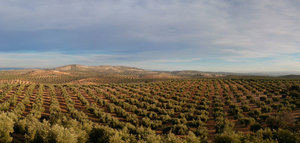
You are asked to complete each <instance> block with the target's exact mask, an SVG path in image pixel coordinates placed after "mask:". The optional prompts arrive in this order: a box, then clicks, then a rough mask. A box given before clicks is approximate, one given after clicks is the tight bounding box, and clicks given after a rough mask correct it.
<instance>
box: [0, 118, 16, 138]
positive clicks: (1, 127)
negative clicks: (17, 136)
mask: <svg viewBox="0 0 300 143" xmlns="http://www.w3.org/2000/svg"><path fill="white" fill-rule="evenodd" d="M13 132H14V121H13V119H11V118H10V117H8V115H7V114H6V113H1V114H0V142H3V143H7V142H11V141H12V139H13V138H12V137H11V136H10V134H11V133H13Z"/></svg>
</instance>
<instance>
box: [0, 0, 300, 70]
mask: <svg viewBox="0 0 300 143" xmlns="http://www.w3.org/2000/svg"><path fill="white" fill-rule="evenodd" d="M68 64H83V65H123V66H133V67H138V68H144V69H153V70H200V71H227V72H300V1H299V0H209V1H207V0H26V1H24V0H0V68H3V67H26V68H30V67H41V68H49V67H56V66H63V65H68Z"/></svg>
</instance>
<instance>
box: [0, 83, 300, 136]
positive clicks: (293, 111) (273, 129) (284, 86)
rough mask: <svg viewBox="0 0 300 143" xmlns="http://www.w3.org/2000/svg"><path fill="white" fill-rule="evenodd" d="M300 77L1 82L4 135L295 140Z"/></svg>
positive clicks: (297, 122)
mask: <svg viewBox="0 0 300 143" xmlns="http://www.w3.org/2000/svg"><path fill="white" fill-rule="evenodd" d="M299 86H300V80H283V79H282V80H279V79H255V80H253V79H221V78H218V79H217V78H211V79H208V78H203V79H185V80H167V81H157V82H148V83H123V84H99V85H78V84H74V85H73V84H68V85H64V84H34V83H29V84H0V103H1V104H0V110H1V112H2V113H1V114H0V120H1V122H0V124H1V127H0V135H1V136H0V141H1V142H10V141H13V142H24V141H26V142H228V141H229V142H264V141H266V142H276V141H278V142H298V141H299V128H300V126H299V125H300V124H299V117H300V110H299V90H300V89H299Z"/></svg>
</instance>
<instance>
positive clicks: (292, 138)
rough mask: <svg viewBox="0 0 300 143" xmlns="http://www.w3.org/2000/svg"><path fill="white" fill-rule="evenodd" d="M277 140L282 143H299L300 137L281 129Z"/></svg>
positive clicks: (277, 133)
mask: <svg viewBox="0 0 300 143" xmlns="http://www.w3.org/2000/svg"><path fill="white" fill-rule="evenodd" d="M275 138H276V139H277V140H278V142H280V143H299V142H300V137H299V136H296V135H295V134H294V133H292V132H291V131H289V130H283V129H279V130H278V131H277V132H276V133H275Z"/></svg>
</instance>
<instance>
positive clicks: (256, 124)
mask: <svg viewBox="0 0 300 143" xmlns="http://www.w3.org/2000/svg"><path fill="white" fill-rule="evenodd" d="M261 128H262V127H261V125H260V124H258V123H255V124H253V125H251V126H250V130H251V131H252V132H256V131H258V130H260V129H261Z"/></svg>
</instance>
